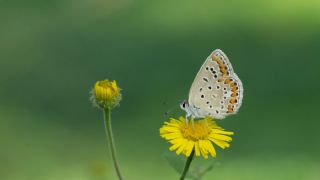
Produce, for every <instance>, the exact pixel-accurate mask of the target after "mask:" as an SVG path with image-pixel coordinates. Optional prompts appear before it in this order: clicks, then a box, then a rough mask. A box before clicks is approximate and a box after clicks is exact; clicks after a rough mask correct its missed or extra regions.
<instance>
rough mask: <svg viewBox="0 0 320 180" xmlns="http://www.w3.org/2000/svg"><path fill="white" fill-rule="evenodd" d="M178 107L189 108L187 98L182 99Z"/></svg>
mask: <svg viewBox="0 0 320 180" xmlns="http://www.w3.org/2000/svg"><path fill="white" fill-rule="evenodd" d="M180 108H181V109H182V110H184V111H185V110H186V109H189V103H188V101H187V100H183V101H182V102H181V103H180Z"/></svg>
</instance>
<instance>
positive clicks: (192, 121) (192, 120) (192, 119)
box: [191, 116, 194, 128]
mask: <svg viewBox="0 0 320 180" xmlns="http://www.w3.org/2000/svg"><path fill="white" fill-rule="evenodd" d="M191 123H192V128H194V117H193V116H191Z"/></svg>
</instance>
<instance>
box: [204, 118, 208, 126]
mask: <svg viewBox="0 0 320 180" xmlns="http://www.w3.org/2000/svg"><path fill="white" fill-rule="evenodd" d="M205 121H206V126H207V127H209V123H208V119H207V118H205Z"/></svg>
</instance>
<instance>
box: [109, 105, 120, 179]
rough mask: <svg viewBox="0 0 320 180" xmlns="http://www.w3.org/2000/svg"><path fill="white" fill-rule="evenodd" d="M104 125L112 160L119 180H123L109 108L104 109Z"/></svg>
mask: <svg viewBox="0 0 320 180" xmlns="http://www.w3.org/2000/svg"><path fill="white" fill-rule="evenodd" d="M104 120H105V121H104V125H105V131H106V135H107V138H108V141H109V147H110V150H111V155H112V160H113V165H114V167H115V169H116V172H117V175H118V178H119V180H123V178H122V176H121V173H120V168H119V164H118V161H117V155H116V146H115V143H114V138H113V133H112V127H111V111H110V109H108V108H105V109H104Z"/></svg>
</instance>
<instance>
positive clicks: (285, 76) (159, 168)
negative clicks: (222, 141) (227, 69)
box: [0, 0, 320, 180]
mask: <svg viewBox="0 0 320 180" xmlns="http://www.w3.org/2000/svg"><path fill="white" fill-rule="evenodd" d="M216 48H220V49H222V50H223V51H224V52H225V53H226V54H227V55H228V56H229V58H230V59H231V61H232V64H233V67H234V69H235V71H236V72H237V74H238V75H239V77H240V78H241V79H242V81H243V84H244V88H245V94H244V95H245V96H244V102H243V106H242V108H241V109H240V112H239V113H238V114H237V115H235V116H231V117H228V118H227V119H225V120H223V121H221V122H219V123H220V125H221V126H223V127H224V128H226V129H228V130H232V131H234V132H236V134H235V135H234V141H233V142H232V147H231V148H230V149H228V150H226V151H221V150H218V157H217V159H216V160H213V159H211V160H209V161H219V164H220V165H219V166H217V167H215V168H214V170H213V171H211V172H209V173H208V174H207V175H206V176H205V177H204V179H225V180H227V179H245V180H256V179H261V180H264V179H266V180H267V179H268V180H269V179H281V180H286V179H288V180H316V179H319V178H320V161H319V160H320V157H319V155H320V153H319V151H320V144H319V138H320V135H319V127H320V121H319V114H318V112H319V101H320V94H319V90H320V83H319V77H320V73H319V66H320V61H319V57H320V1H317V0H314V1H311V0H308V1H292V0H282V1H278V0H269V1H254V0H243V1H236V0H233V1H218V0H214V1H213V0H207V1H189V0H184V1H179V0H178V1H171V0H161V1H160V0H159V1H148V0H121V1H118V0H47V1H39V0H29V1H18V0H1V1H0V99H1V101H0V179H1V180H57V179H61V180H89V179H90V180H91V179H93V180H95V179H97V180H100V179H110V180H112V179H116V176H115V173H114V170H113V166H112V164H111V159H110V156H109V153H108V147H107V145H106V138H105V134H104V128H103V120H102V114H101V112H100V111H99V110H97V109H95V108H93V107H92V105H91V103H90V101H89V91H90V89H91V87H92V85H93V84H94V82H95V81H96V80H100V79H104V78H109V79H116V80H117V81H118V83H119V85H120V86H121V88H122V89H123V91H122V93H123V101H122V102H121V106H120V108H117V109H116V110H114V111H113V115H112V118H113V126H114V133H115V138H116V144H117V148H118V156H119V159H120V165H121V168H122V171H123V175H124V177H125V178H126V179H131V180H143V179H146V180H147V179H154V180H162V179H178V177H179V174H178V173H176V172H175V171H174V169H173V168H172V167H170V165H169V164H168V163H167V162H166V160H165V159H164V157H163V152H165V151H167V149H168V147H169V146H168V144H167V143H166V142H165V141H164V140H163V139H161V138H160V137H159V128H160V126H161V125H162V123H163V122H164V121H166V120H167V119H168V118H169V117H165V116H164V113H165V112H167V111H170V110H172V109H174V110H175V111H178V110H177V109H178V103H179V102H180V101H181V100H183V99H185V98H186V97H187V95H188V90H189V87H190V85H191V83H192V81H193V78H194V76H195V74H196V73H197V71H198V70H199V68H200V66H201V64H202V63H203V61H204V60H205V58H206V57H207V56H208V55H209V53H210V52H211V51H212V50H214V49H216ZM178 112H179V111H178ZM181 113H182V112H181ZM207 162H208V161H207Z"/></svg>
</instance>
